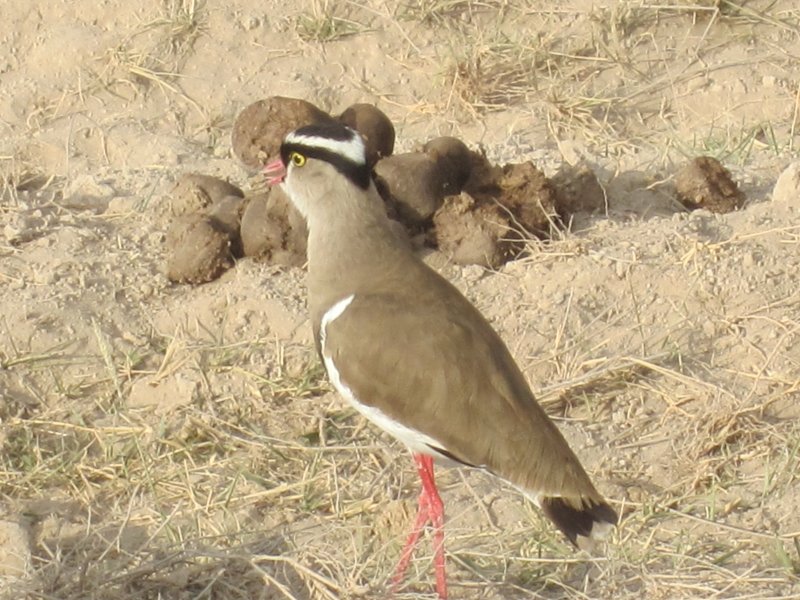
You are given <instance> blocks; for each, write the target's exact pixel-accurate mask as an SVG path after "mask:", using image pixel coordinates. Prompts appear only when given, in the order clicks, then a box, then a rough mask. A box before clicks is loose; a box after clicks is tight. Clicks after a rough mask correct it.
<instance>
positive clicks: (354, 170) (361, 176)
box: [264, 123, 371, 219]
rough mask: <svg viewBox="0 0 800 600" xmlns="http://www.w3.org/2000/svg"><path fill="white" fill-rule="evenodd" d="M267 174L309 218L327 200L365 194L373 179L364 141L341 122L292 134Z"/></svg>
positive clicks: (308, 126)
mask: <svg viewBox="0 0 800 600" xmlns="http://www.w3.org/2000/svg"><path fill="white" fill-rule="evenodd" d="M264 172H265V173H266V174H267V177H268V181H269V183H271V184H273V185H275V184H280V185H281V186H282V187H283V189H284V191H285V192H286V193H287V195H288V196H289V198H290V199H291V200H292V202H293V203H294V205H295V206H296V207H297V208H298V210H299V211H300V212H301V213H302V214H303V216H305V217H306V219H308V218H309V215H310V213H312V212H319V211H321V210H322V208H321V207H320V204H321V203H324V202H326V200H330V199H331V198H337V197H348V196H351V195H352V193H353V192H355V191H357V190H360V191H362V192H363V191H366V190H367V189H368V188H369V185H370V177H371V175H370V169H369V166H368V164H367V160H366V154H365V149H364V141H363V140H362V139H361V136H360V135H359V134H358V133H357V132H356V131H354V130H353V129H350V128H349V127H347V126H346V125H342V124H340V123H325V124H315V125H306V126H305V127H301V128H299V129H297V130H295V131H292V132H291V133H289V134H288V135H287V136H286V137H285V138H284V140H283V143H282V144H281V150H280V158H279V159H277V160H275V161H273V162H271V163H269V164H268V165H267V166H266V167H265V168H264ZM348 192H349V193H348ZM342 195H344V196H342ZM318 207H320V208H318ZM328 208H334V209H335V207H328Z"/></svg>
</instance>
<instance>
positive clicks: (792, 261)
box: [0, 0, 800, 599]
mask: <svg viewBox="0 0 800 600" xmlns="http://www.w3.org/2000/svg"><path fill="white" fill-rule="evenodd" d="M3 20H4V27H3V29H4V31H3V33H2V48H3V52H2V53H0V133H1V137H0V139H1V140H2V141H0V172H1V173H2V178H0V181H1V182H2V196H1V198H2V199H1V200H0V257H2V258H1V260H0V307H1V308H0V590H2V594H3V595H4V597H7V598H15V599H16V598H59V599H78V598H98V599H99V598H102V599H126V598H131V599H132V598H176V599H177V598H180V599H183V598H218V599H233V598H267V599H272V598H297V599H311V598H314V599H316V598H328V599H331V598H380V597H385V590H386V587H385V585H386V581H387V578H388V577H389V576H390V574H391V572H392V567H393V563H394V561H395V560H396V558H397V556H398V553H399V548H400V546H401V544H402V541H403V539H404V533H405V530H406V528H407V526H408V525H409V521H410V519H411V518H412V515H413V511H414V508H415V494H416V481H415V474H414V472H413V468H412V465H411V461H410V460H408V457H407V455H406V453H405V451H404V450H403V448H402V447H400V446H399V445H398V444H396V443H395V442H392V441H391V440H390V439H388V438H387V437H386V436H384V435H383V434H380V433H379V432H377V431H375V430H374V429H373V428H372V427H371V426H369V425H368V424H366V423H365V422H364V421H363V420H362V419H361V418H360V417H358V416H357V415H356V414H355V413H354V412H353V411H351V410H349V409H348V408H347V407H346V406H345V405H344V404H343V403H342V402H341V401H340V400H339V399H337V398H336V396H335V394H333V393H332V392H331V390H330V388H329V386H328V384H327V382H326V381H325V380H324V377H323V374H322V371H321V369H320V367H319V365H318V364H317V362H316V358H315V356H314V354H313V351H312V348H311V344H310V340H311V332H310V327H309V323H308V320H307V315H306V312H305V290H304V284H303V279H304V275H303V271H302V270H301V269H280V268H276V267H270V266H267V265H264V264H260V263H256V262H253V261H250V260H248V259H244V260H242V261H239V263H238V264H237V265H236V266H235V268H233V269H231V270H230V271H228V272H227V273H225V274H224V275H223V276H222V277H221V278H220V279H218V280H216V281H214V282H212V283H209V284H205V285H202V286H197V287H193V286H180V285H174V284H170V283H169V282H168V281H167V279H166V278H165V276H164V252H163V242H164V232H165V230H166V228H167V227H168V225H169V218H168V211H165V210H164V204H165V202H167V199H168V194H169V191H170V189H171V186H172V185H173V182H174V181H175V180H176V179H177V178H178V177H179V176H180V175H181V174H182V173H185V172H189V171H197V172H202V173H207V174H211V175H216V176H220V177H223V178H226V179H228V180H230V181H232V182H234V183H236V184H237V185H240V186H241V187H243V188H244V189H249V188H251V187H253V186H254V185H259V184H258V178H259V176H258V174H253V173H248V172H246V170H245V169H244V168H243V167H242V166H240V165H239V164H238V163H237V161H236V160H235V159H234V158H233V157H232V154H231V151H230V142H229V135H230V128H231V123H232V121H233V119H234V118H235V116H236V115H237V113H238V112H239V111H240V110H241V109H242V108H244V107H245V106H246V105H248V104H249V103H251V102H253V101H255V100H258V99H260V98H263V97H265V96H268V95H272V94H280V95H284V96H296V97H301V98H306V99H309V100H311V101H313V102H315V103H317V104H318V105H319V106H321V107H322V108H324V109H326V110H330V111H333V112H337V111H341V110H342V109H343V108H345V107H346V106H348V105H349V104H351V103H353V102H359V101H364V102H373V103H376V104H377V105H378V106H379V107H380V108H381V109H383V110H384V111H385V112H386V113H387V114H388V115H389V116H390V117H391V118H392V120H393V121H394V123H395V125H396V128H397V133H398V145H399V147H400V148H402V149H405V148H412V147H414V146H416V145H418V144H420V143H423V142H425V141H426V140H428V139H430V138H432V137H434V136H436V135H443V134H444V135H455V136H458V137H460V138H461V139H463V140H464V141H465V142H466V143H467V144H468V145H470V146H471V147H473V148H479V147H480V148H483V149H484V150H485V151H486V152H487V154H488V156H489V157H490V158H491V159H492V160H494V161H496V162H499V163H503V162H508V161H521V160H526V159H530V160H532V161H534V162H535V163H536V164H537V165H538V166H539V167H540V168H541V169H543V170H544V171H545V172H546V173H547V174H548V175H552V174H553V173H554V172H555V171H556V170H557V169H558V168H559V167H560V166H561V165H562V164H563V163H569V164H576V163H578V162H581V161H583V162H585V163H587V164H589V165H590V166H591V167H592V169H593V170H594V171H595V172H596V173H597V175H598V177H599V178H600V181H601V182H602V183H603V185H604V188H605V190H606V194H607V198H608V210H607V211H604V212H603V214H596V215H586V216H584V217H582V218H580V219H576V221H575V222H574V223H573V227H572V231H570V232H569V233H566V234H564V235H563V236H562V237H561V238H560V239H557V240H554V241H553V242H551V243H546V244H545V243H538V242H537V243H534V242H532V243H531V245H530V251H529V252H528V253H527V254H526V256H525V257H524V258H522V259H521V260H518V261H515V262H512V263H508V264H507V265H505V266H504V267H502V268H501V269H499V270H498V271H496V272H489V271H485V270H483V269H481V268H478V267H457V266H454V265H451V264H449V263H448V261H447V259H446V257H443V256H441V255H438V254H437V253H433V254H431V255H429V256H428V257H427V259H428V260H429V261H430V262H431V263H432V264H434V265H435V266H436V267H437V268H439V269H440V270H441V271H442V272H443V273H444V274H445V275H446V276H448V277H449V278H450V279H451V280H453V281H454V282H455V283H456V284H457V285H458V286H459V287H460V288H461V289H462V290H464V291H465V293H466V294H467V295H468V296H469V297H470V298H471V299H472V300H473V301H474V302H475V303H476V304H477V305H478V306H479V307H480V308H481V309H482V310H483V311H484V312H485V314H486V315H487V316H488V317H489V318H490V319H491V320H492V322H493V324H494V325H495V326H496V327H497V329H498V330H499V331H500V333H501V334H502V335H503V337H504V338H505V340H506V341H507V342H508V344H509V347H510V348H511V349H512V352H513V353H514V355H515V356H516V357H517V359H518V361H519V362H520V365H521V366H522V367H523V369H524V371H525V373H526V375H527V376H528V378H529V380H530V382H531V384H532V386H533V389H534V390H535V391H536V392H537V394H538V396H539V397H540V398H541V400H542V402H543V404H544V405H545V406H546V407H547V409H548V411H549V412H550V413H551V414H552V415H553V417H554V418H556V419H557V420H558V423H559V426H560V427H561V428H562V430H563V431H564V432H565V434H566V435H567V437H568V438H569V440H570V441H571V443H572V444H573V446H574V447H575V449H576V451H577V452H578V454H579V455H580V456H581V458H582V460H583V461H584V464H585V465H586V466H587V468H588V470H589V471H590V473H592V475H593V477H594V480H595V481H596V482H597V484H598V487H599V488H600V489H601V490H602V491H603V493H604V494H605V495H606V496H607V497H609V498H610V499H611V500H612V502H613V503H614V505H615V507H616V508H617V509H618V510H619V512H620V513H621V514H623V515H624V520H623V521H622V524H621V526H620V527H619V530H618V533H617V534H616V536H615V537H614V539H613V540H612V541H611V542H610V543H609V544H608V547H607V548H606V549H605V553H604V554H602V555H599V556H596V557H590V556H588V555H585V554H579V553H577V554H576V553H574V552H573V551H572V549H571V548H570V547H569V546H568V544H567V543H565V541H564V540H563V539H562V538H561V537H560V536H559V535H558V534H557V533H555V532H554V531H553V530H552V528H551V527H550V526H549V524H546V523H545V522H544V521H543V520H542V519H541V518H540V516H539V515H538V514H537V513H536V510H535V508H534V507H532V506H530V505H528V504H527V503H526V502H524V501H523V500H522V498H520V496H519V495H518V494H517V493H516V492H515V491H514V490H513V489H510V488H508V487H506V486H504V485H502V484H500V483H498V482H497V481H495V480H492V479H491V478H490V477H488V476H485V475H482V474H480V473H469V472H462V471H460V470H445V471H442V474H441V482H442V487H443V490H444V491H443V495H444V498H445V502H446V505H447V509H448V518H449V529H448V537H447V547H448V555H449V560H450V577H451V586H452V596H453V597H454V598H476V599H477V598H481V599H484V598H486V599H489V598H491V599H503V598H536V597H545V598H581V599H584V598H617V599H620V598H621V599H626V598H745V597H747V598H776V597H782V598H787V597H794V598H800V515H798V511H797V506H798V503H800V484H799V480H800V464H799V462H800V459H799V458H798V456H799V454H800V424H799V423H800V422H799V421H798V418H800V408H798V406H800V174H799V172H798V171H799V170H800V167H798V166H797V165H795V167H793V170H790V171H788V172H787V173H786V174H785V175H784V176H783V178H782V179H781V181H780V182H779V185H778V187H777V188H776V187H775V185H776V181H778V177H779V175H780V174H781V173H782V172H784V171H785V170H786V169H787V167H789V165H790V164H791V163H792V162H793V161H796V160H797V159H798V152H797V148H798V145H800V135H798V125H800V122H799V121H798V111H799V110H800V104H798V102H799V101H800V66H798V65H800V62H799V61H800V9H798V8H796V7H795V3H794V2H793V1H792V0H776V1H774V2H766V1H763V2H762V1H757V0H756V1H753V2H746V3H744V2H727V1H724V2H719V3H706V2H698V3H694V4H689V3H686V2H679V1H678V0H673V1H671V2H664V3H657V4H645V3H639V2H619V3H616V2H607V3H606V2H593V3H590V2H584V1H582V0H575V1H572V2H566V3H556V2H551V1H547V2H533V1H528V2H526V1H520V2H514V1H511V2H500V1H498V2H495V1H492V0H489V1H486V2H468V1H463V2H461V1H453V2H443V1H440V2H436V1H426V2H419V3H405V4H401V5H395V4H394V3H388V2H387V3H383V2H380V1H379V0H366V1H365V2H362V3H355V2H354V3H350V2H342V3H334V2H330V3H326V2H308V1H305V0H302V1H300V2H296V3H285V2H269V1H267V2H265V1H261V2H254V1H252V0H233V1H231V2H226V3H219V2H214V1H209V2H206V3H200V2H189V1H182V2H181V1H179V0H172V1H164V2H155V1H150V0H145V1H144V2H142V3H96V2H88V1H77V2H51V3H40V4H39V5H38V6H36V7H35V8H31V6H30V5H29V4H28V3H22V2H6V3H5V4H4V6H3ZM703 154H708V155H712V156H716V157H717V158H719V159H720V160H721V161H722V162H723V163H724V164H725V165H726V166H727V167H728V168H729V169H730V170H731V171H732V173H733V176H734V178H735V179H736V180H737V181H738V183H739V184H740V186H741V188H742V190H743V191H744V192H745V194H746V195H747V202H746V205H745V206H744V208H743V209H742V210H739V211H736V212H734V213H729V214H723V215H720V214H712V213H709V212H706V211H702V210H701V211H695V212H691V213H689V212H685V211H684V210H682V209H681V207H680V206H676V203H675V202H674V200H673V199H672V198H671V197H670V196H669V195H668V194H666V193H665V192H664V190H665V189H666V188H665V187H664V186H668V185H669V183H670V180H671V177H672V174H673V173H674V172H675V169H676V168H677V166H679V165H680V164H682V163H683V162H684V161H685V160H686V159H687V158H688V157H694V156H698V155H703ZM773 190H774V191H773ZM412 571H413V573H412V574H411V575H412V576H411V578H410V580H409V582H408V586H407V587H406V588H404V589H403V590H401V592H400V593H398V594H397V595H396V596H395V597H396V598H399V599H402V598H432V597H433V595H432V589H433V575H432V569H431V565H430V552H429V547H425V548H424V550H423V551H422V552H420V553H419V554H418V559H417V560H416V561H415V562H414V564H413V567H412Z"/></svg>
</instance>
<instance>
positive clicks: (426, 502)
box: [392, 454, 447, 600]
mask: <svg viewBox="0 0 800 600" xmlns="http://www.w3.org/2000/svg"><path fill="white" fill-rule="evenodd" d="M414 462H415V463H417V471H418V472H419V476H420V479H421V480H422V491H421V492H420V495H419V508H418V509H417V517H416V519H415V521H414V527H413V529H412V530H411V533H410V534H409V536H408V539H407V540H406V545H405V546H404V547H403V552H402V554H401V555H400V562H398V563H397V567H396V568H395V572H394V576H393V577H392V591H394V590H395V588H396V587H397V586H398V585H399V584H400V582H401V581H402V580H403V576H404V575H405V572H406V569H407V568H408V565H409V563H410V562H411V555H412V554H413V552H414V547H415V546H416V545H417V542H418V541H419V538H420V536H421V535H422V530H423V528H424V527H425V525H427V523H428V521H430V522H431V524H432V525H433V564H434V570H435V572H436V592H437V594H439V598H440V600H447V579H446V577H445V569H444V505H443V503H442V499H441V497H440V496H439V491H438V490H437V489H436V482H435V480H434V477H433V459H432V458H431V457H430V456H428V455H425V454H415V455H414Z"/></svg>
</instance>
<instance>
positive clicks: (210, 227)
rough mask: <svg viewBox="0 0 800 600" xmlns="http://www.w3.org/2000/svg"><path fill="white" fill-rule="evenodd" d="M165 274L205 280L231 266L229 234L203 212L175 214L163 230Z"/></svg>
mask: <svg viewBox="0 0 800 600" xmlns="http://www.w3.org/2000/svg"><path fill="white" fill-rule="evenodd" d="M166 246H167V277H168V278H169V280H170V281H174V282H177V283H206V282H208V281H212V280H213V279H216V278H217V277H219V276H220V275H222V273H224V272H225V271H226V270H227V269H229V268H230V267H231V266H233V256H232V255H231V248H230V237H229V236H228V233H227V232H225V231H223V230H222V229H220V228H218V227H217V226H215V223H214V221H212V220H211V218H210V217H208V216H206V215H200V214H190V215H184V216H181V217H178V218H177V219H175V221H174V222H173V223H172V225H171V227H170V228H169V231H168V232H167V240H166Z"/></svg>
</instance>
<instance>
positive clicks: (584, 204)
mask: <svg viewBox="0 0 800 600" xmlns="http://www.w3.org/2000/svg"><path fill="white" fill-rule="evenodd" d="M550 183H552V184H553V188H554V189H555V192H556V210H557V211H558V214H559V215H561V217H562V218H563V219H564V220H567V219H568V218H569V217H570V216H571V215H574V214H575V213H594V212H601V211H604V210H605V209H606V193H605V191H604V190H603V186H602V185H600V182H599V181H598V179H597V175H595V173H594V171H593V170H592V169H590V168H589V166H588V165H586V164H584V163H578V164H577V165H570V164H568V163H564V164H563V165H562V166H561V168H560V169H559V170H558V171H557V172H556V174H555V175H553V176H552V177H551V178H550Z"/></svg>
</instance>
